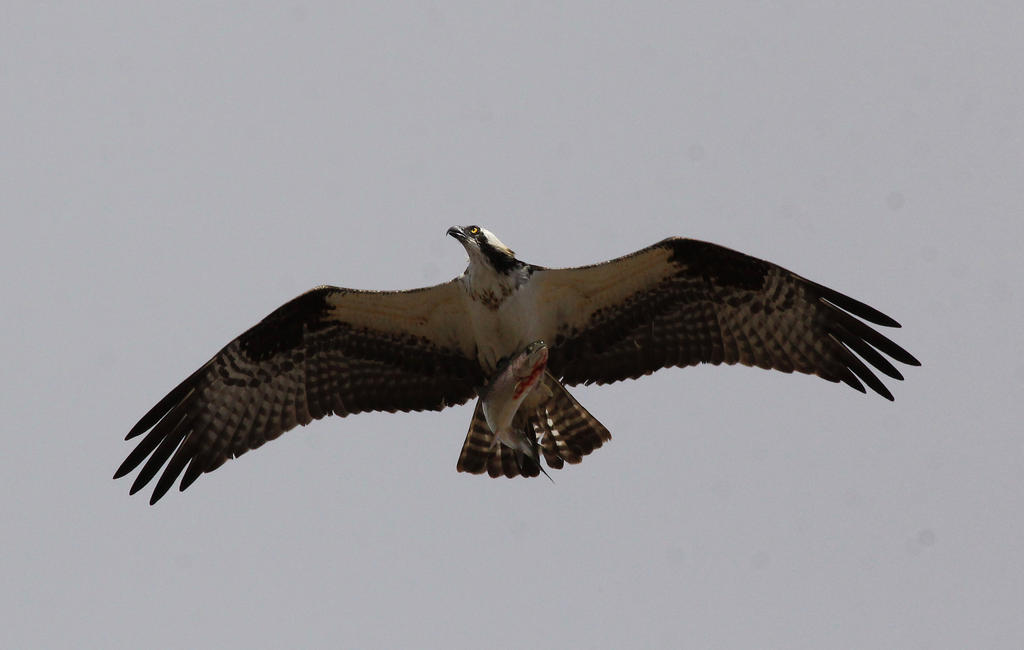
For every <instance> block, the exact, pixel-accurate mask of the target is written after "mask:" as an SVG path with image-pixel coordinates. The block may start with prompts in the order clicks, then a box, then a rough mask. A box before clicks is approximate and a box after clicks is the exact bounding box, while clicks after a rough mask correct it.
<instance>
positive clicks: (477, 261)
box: [448, 226, 523, 275]
mask: <svg viewBox="0 0 1024 650" xmlns="http://www.w3.org/2000/svg"><path fill="white" fill-rule="evenodd" d="M448 234H449V235H451V236H452V237H454V238H455V239H457V240H459V241H460V242H461V243H462V246H463V247H464V248H465V249H466V252H467V253H469V265H470V267H471V268H472V267H477V268H481V267H483V268H488V269H491V270H493V271H495V272H496V273H498V274H499V275H505V274H507V273H510V272H511V271H515V270H517V269H519V268H520V267H522V266H523V263H522V262H520V261H519V260H517V259H516V254H515V253H514V252H512V249H510V248H509V247H508V246H506V245H505V244H503V243H501V240H500V239H498V237H497V236H496V235H495V234H494V233H493V232H491V231H490V230H487V229H486V228H481V227H480V226H452V227H451V228H449V229H448Z"/></svg>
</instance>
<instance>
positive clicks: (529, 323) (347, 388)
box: [114, 226, 920, 504]
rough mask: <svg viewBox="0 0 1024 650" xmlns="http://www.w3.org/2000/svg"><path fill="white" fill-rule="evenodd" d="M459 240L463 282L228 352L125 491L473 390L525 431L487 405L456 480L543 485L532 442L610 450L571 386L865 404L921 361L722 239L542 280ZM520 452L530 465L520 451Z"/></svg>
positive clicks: (490, 244) (873, 314) (559, 462)
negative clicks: (707, 383)
mask: <svg viewBox="0 0 1024 650" xmlns="http://www.w3.org/2000/svg"><path fill="white" fill-rule="evenodd" d="M448 234H449V235H451V236H452V237H454V238H455V239H457V240H458V241H459V242H461V243H462V245H463V247H464V248H465V249H466V252H467V253H468V254H469V265H468V267H467V268H466V271H465V272H464V273H463V274H462V275H461V276H459V277H457V278H455V279H454V280H451V281H449V282H445V283H443V284H439V285H436V286H433V287H426V288H422V289H413V290H410V291H357V290H353V289H342V288H339V287H332V286H321V287H317V288H315V289H312V290H311V291H308V292H306V293H304V294H302V295H300V296H299V297H297V298H295V299H293V300H292V301H290V302H288V303H285V304H284V305H283V306H282V307H280V308H279V309H277V310H276V311H274V312H272V313H271V314H270V315H269V316H267V317H266V318H264V319H263V320H262V321H260V322H259V323H258V324H256V325H255V326H253V327H252V328H250V329H249V330H247V331H246V332H244V333H243V334H242V335H241V336H239V337H238V338H236V339H235V340H233V341H231V342H230V343H228V344H227V345H226V346H225V347H224V348H223V349H222V350H221V351H220V352H218V353H217V354H215V355H214V356H213V358H212V359H210V360H209V361H207V362H206V363H205V364H203V365H202V366H201V367H200V368H199V369H198V370H196V371H195V372H194V373H192V374H191V375H190V376H189V377H188V378H187V379H185V380H184V381H183V382H181V383H180V384H179V385H178V386H177V387H176V388H175V389H174V390H172V391H171V392H170V393H168V394H167V396H166V397H164V398H163V399H162V400H160V401H159V402H158V403H157V404H156V406H154V407H153V408H152V409H150V411H149V412H148V413H146V414H145V415H144V416H143V417H142V419H141V420H139V422H138V423H137V424H136V425H135V426H134V427H132V429H131V430H130V431H129V432H128V435H127V437H126V439H132V438H135V437H136V436H140V435H142V434H146V435H145V436H144V437H143V438H142V439H141V441H140V442H139V443H138V445H137V446H136V447H135V449H134V450H133V451H132V452H131V453H130V454H129V455H128V457H127V458H126V459H125V461H124V462H123V463H122V464H121V466H120V467H119V468H118V470H117V472H116V473H115V474H114V478H115V479H116V478H120V477H122V476H124V475H126V474H128V473H129V472H131V471H132V470H134V469H135V468H136V467H138V466H139V465H140V464H142V465H143V466H142V470H141V471H140V472H139V474H138V476H137V477H136V479H135V482H134V483H133V484H132V487H131V490H130V491H131V493H132V494H134V493H135V492H138V491H139V490H140V489H142V488H143V487H144V486H145V485H146V484H147V483H149V481H150V480H152V479H153V478H154V477H155V476H156V475H157V474H158V473H159V472H160V469H161V468H163V473H162V474H161V475H160V478H159V480H157V483H156V487H155V488H154V490H153V495H152V498H151V499H150V503H151V504H152V503H156V501H157V500H159V499H160V497H162V496H163V495H164V494H165V493H166V492H167V490H168V489H169V488H170V487H171V486H172V485H173V484H174V482H175V480H177V478H178V477H179V476H181V477H182V478H181V483H180V485H179V489H181V490H184V489H185V488H187V487H188V486H189V485H191V484H192V483H193V482H194V481H195V480H196V479H197V478H198V477H199V476H200V475H202V474H203V473H205V472H211V471H213V470H215V469H217V468H218V467H220V466H221V465H222V464H223V463H224V462H225V461H227V460H228V459H230V458H235V457H237V456H240V455H242V454H243V453H245V452H246V451H248V450H250V449H255V448H256V447H259V446H260V445H262V444H263V443H265V442H266V441H268V440H272V439H274V438H276V437H278V436H280V435H281V434H282V433H284V432H285V431H288V430H290V429H292V428H294V427H295V426H297V425H300V424H303V425H304V424H308V423H309V422H311V421H312V420H315V419H319V418H322V417H324V416H326V415H330V414H332V413H333V414H335V415H340V416H345V415H349V414H352V413H360V412H363V411H388V412H395V411H420V410H440V409H443V408H445V407H447V406H452V405H456V404H462V403H464V402H466V401H467V400H469V399H470V398H472V397H474V396H476V395H479V394H482V395H483V396H484V399H483V401H484V403H485V405H486V406H487V407H488V409H489V410H490V409H492V408H493V409H494V410H495V412H500V411H502V409H504V408H506V407H508V406H509V404H506V403H505V402H506V401H507V400H512V402H514V401H515V400H517V399H519V398H520V397H521V398H522V402H521V405H519V407H518V409H516V412H515V413H514V414H513V416H512V425H511V426H512V427H513V428H516V429H517V430H516V431H511V430H503V429H502V427H501V426H500V425H495V424H494V423H493V422H492V423H491V425H489V424H488V421H487V418H486V417H485V416H482V413H483V405H481V404H478V405H477V409H476V412H475V413H474V418H473V421H472V424H471V427H470V430H469V434H468V435H467V438H466V444H465V446H464V448H463V453H462V455H461V456H460V459H459V465H458V469H459V470H461V471H468V472H474V473H482V472H483V471H484V470H485V469H486V470H487V471H488V473H489V474H491V475H492V476H497V475H505V476H509V477H512V476H518V475H527V476H531V475H533V476H536V475H537V474H538V472H539V469H540V468H539V463H538V461H539V458H537V457H536V450H535V447H532V446H533V445H534V444H538V445H539V446H540V448H541V450H542V452H543V455H544V460H545V462H546V463H547V464H548V466H549V467H552V468H555V469H558V468H561V467H562V466H563V463H564V462H569V463H578V462H580V460H581V459H582V457H583V456H585V455H587V454H589V453H590V452H592V451H593V450H594V449H596V448H597V447H600V446H601V444H602V442H604V441H605V440H608V439H609V438H610V436H609V435H608V431H607V429H605V428H604V427H603V426H601V424H600V423H599V422H597V420H596V419H594V418H593V417H592V416H591V415H590V414H589V413H587V411H586V410H585V409H583V408H582V407H581V406H580V405H579V403H578V402H576V400H575V399H573V398H572V396H571V395H569V393H568V392H567V391H566V389H565V385H570V386H572V385H577V384H591V383H596V384H607V383H610V382H614V381H619V380H622V379H635V378H637V377H640V376H642V375H647V374H650V373H652V372H654V371H655V370H658V369H660V368H668V367H682V366H689V365H695V364H698V363H711V364H716V365H717V364H721V363H726V364H735V363H741V364H744V365H748V366H757V367H760V368H769V369H772V368H773V369H776V370H781V371H782V372H787V373H789V372H793V371H796V372H802V373H809V374H814V375H818V376H819V377H821V378H823V379H826V380H828V381H831V382H843V383H846V384H847V385H849V386H852V387H853V388H855V389H857V390H859V391H861V392H866V391H865V387H864V385H865V384H866V385H867V386H868V387H870V388H871V389H872V390H874V391H875V392H877V393H878V394H879V395H882V396H883V397H885V398H886V399H889V400H891V399H893V396H892V393H890V392H889V390H888V389H887V388H886V387H885V385H884V384H883V383H882V382H881V380H879V378H878V377H877V376H876V375H875V374H874V372H872V370H871V369H870V368H869V367H868V365H867V364H870V365H871V366H873V367H874V368H875V369H876V370H877V371H879V372H881V373H883V374H885V375H887V376H889V377H892V378H893V379H903V376H902V375H901V374H900V372H899V371H898V370H897V369H896V368H895V367H894V366H893V364H892V363H891V362H890V361H889V360H888V359H886V357H885V356H883V355H888V356H889V357H891V358H892V359H894V360H896V361H899V362H901V363H904V364H908V365H913V366H917V365H920V363H919V362H918V361H917V359H915V358H914V357H913V356H912V355H911V354H910V353H908V352H907V351H906V350H904V349H903V348H902V347H900V346H899V345H897V344H896V343H894V342H892V341H891V340H889V339H888V338H886V337H885V336H883V335H882V334H880V333H879V332H878V331H876V330H875V329H873V328H871V327H870V326H869V325H867V324H866V323H865V322H864V321H868V322H870V323H873V324H875V325H880V326H885V327H899V323H897V322H896V321H895V320H893V319H892V318H890V317H888V316H886V315H885V314H883V313H881V312H879V311H878V310H876V309H874V308H872V307H869V306H867V305H865V304H864V303H862V302H859V301H857V300H854V299H853V298H849V297H847V296H845V295H843V294H841V293H838V292H837V291H834V290H832V289H829V288H826V287H824V286H822V285H820V284H816V283H814V282H812V281H810V280H807V279H806V278H803V277H801V276H799V275H797V274H795V273H792V272H790V271H787V270H786V269H784V268H782V267H780V266H776V265H775V264H772V263H770V262H766V261H764V260H760V259H757V258H754V257H750V256H749V255H744V254H743V253H739V252H737V251H734V250H730V249H728V248H724V247H722V246H718V245H716V244H711V243H707V242H702V241H697V240H693V239H682V238H670V239H666V240H664V241H661V242H659V243H657V244H654V245H653V246H650V247H648V248H644V249H642V250H639V251H637V252H635V253H631V254H629V255H626V256H624V257H620V258H617V259H614V260H611V261H608V262H603V263H600V264H594V265H591V266H583V267H579V268H565V269H548V268H544V267H541V266H536V265H533V264H528V263H526V262H523V261H521V260H519V259H517V258H516V256H515V254H514V253H513V252H512V251H511V250H510V249H509V248H508V247H507V246H505V245H504V244H503V243H502V242H501V241H500V240H499V239H498V238H497V237H496V236H494V234H492V233H491V232H490V231H488V230H486V229H484V228H481V227H479V226H466V227H453V228H449V229H448ZM861 319H863V320H861ZM536 341H545V342H546V346H547V347H546V350H547V360H546V367H545V368H544V369H543V375H542V376H541V377H540V378H539V379H538V380H537V384H536V385H534V386H532V388H531V389H530V390H529V391H524V394H521V395H520V396H519V397H515V396H514V391H512V393H511V394H509V393H502V392H500V391H499V393H497V394H498V395H499V397H492V399H494V400H497V401H496V402H495V403H494V404H487V399H488V396H489V395H491V393H490V392H488V385H489V384H491V385H494V383H495V382H502V381H506V380H507V379H508V377H504V376H503V374H504V373H508V372H510V371H509V367H510V366H506V365H504V364H506V363H511V364H516V363H518V364H523V363H524V360H529V359H530V358H531V356H530V355H531V354H532V353H531V352H530V347H529V346H530V345H531V344H532V343H534V342H536ZM534 352H536V350H534ZM858 355H859V356H858ZM510 359H511V360H512V361H511V362H510V361H509V360H510ZM865 362H866V363H865ZM536 365H537V364H536V363H534V367H536ZM531 371H532V367H531ZM511 372H513V373H515V372H517V371H516V370H512V371H511ZM512 405H513V406H514V404H512ZM492 425H493V426H498V430H497V431H495V430H494V429H492V428H491V426H492ZM147 432H148V433H147ZM495 436H497V441H498V443H497V444H494V439H495ZM524 440H525V441H526V442H528V443H529V445H524V446H525V447H530V448H533V449H534V451H533V454H534V457H533V458H531V456H530V454H529V452H526V453H523V447H522V446H518V443H517V441H524ZM509 442H512V443H513V445H512V446H509ZM515 452H519V453H518V455H517V453H515ZM492 457H494V458H492ZM524 459H527V460H530V461H532V462H524ZM143 462H144V463H145V464H143ZM165 465H166V467H165Z"/></svg>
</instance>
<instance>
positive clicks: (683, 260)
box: [538, 238, 920, 400]
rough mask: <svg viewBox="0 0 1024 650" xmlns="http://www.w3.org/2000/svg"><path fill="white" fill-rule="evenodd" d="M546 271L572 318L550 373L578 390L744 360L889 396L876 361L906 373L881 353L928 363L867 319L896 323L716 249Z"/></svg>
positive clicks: (650, 252)
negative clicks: (669, 370) (666, 371)
mask: <svg viewBox="0 0 1024 650" xmlns="http://www.w3.org/2000/svg"><path fill="white" fill-rule="evenodd" d="M544 274H547V276H548V277H543V275H544ZM538 275H541V276H542V277H541V280H542V282H543V283H544V285H543V286H544V287H545V288H546V289H547V292H548V296H547V297H548V299H549V300H550V301H551V302H552V303H556V304H559V305H563V307H561V309H563V313H564V316H563V319H562V321H561V323H562V326H561V328H560V329H559V330H558V331H557V333H554V336H553V338H547V337H546V338H547V340H548V341H549V343H551V342H552V341H553V342H554V343H553V345H551V354H550V359H549V361H548V367H549V368H550V369H551V370H552V372H554V373H555V374H556V375H560V376H561V377H562V378H563V380H564V381H565V383H567V384H570V385H572V384H580V383H598V384H604V383H609V382H613V381H618V380H621V379H627V378H636V377H639V376H642V375H645V374H649V373H651V372H654V371H655V370H658V369H659V368H666V367H671V366H688V365H694V364H698V363H712V364H719V363H727V364H734V363H741V364H744V365H748V366H757V367H760V368H773V369H776V370H781V371H783V372H793V371H797V372H803V373H809V374H815V375H818V376H820V377H822V378H824V379H827V380H829V381H833V382H838V381H842V382H845V383H846V384H848V385H850V386H852V387H853V388H856V389H857V390H859V391H861V392H864V391H865V389H864V384H867V385H868V386H869V387H870V388H871V389H872V390H874V391H875V392H877V393H878V394H880V395H882V396H883V397H885V398H887V399H890V400H891V399H892V393H890V392H889V390H888V389H887V388H886V387H885V385H884V384H883V383H882V382H881V380H879V378H878V377H877V376H876V375H875V374H874V372H872V370H871V368H869V364H870V366H873V367H874V368H875V369H877V370H878V371H880V372H882V373H883V374H885V375H888V376H889V377H892V378H894V379H902V378H903V377H902V375H901V374H900V373H899V371H898V370H897V369H896V368H895V367H894V366H893V365H892V363H890V362H889V361H888V359H886V358H885V356H883V355H888V356H889V357H891V358H892V359H895V360H896V361H900V362H902V363H905V364H908V365H914V366H916V365H920V363H919V362H918V361H917V359H915V358H914V357H913V356H912V355H910V353H908V352H907V351H906V350H904V349H903V348H901V347H900V346H899V345H897V344H895V343H893V342H892V341H891V340H889V339H888V338H886V337H885V336H883V335H882V334H880V333H879V332H878V331H876V330H875V329H873V328H872V327H870V326H868V325H867V324H866V323H864V322H863V321H862V320H860V319H864V320H866V321H869V322H871V323H874V324H876V325H882V326H887V327H899V324H898V323H897V322H896V321H894V320H893V319H892V318H889V317H888V316H886V315H885V314H882V313H881V312H879V311H878V310H876V309H874V308H872V307H869V306H867V305H865V304H863V303H861V302H859V301H857V300H854V299H852V298H849V297H847V296H844V295H843V294H840V293H838V292H836V291H833V290H832V289H828V288H826V287H823V286H821V285H820V284H816V283H814V282H811V281H810V280H807V279H805V278H802V277H800V276H799V275H796V274H794V273H792V272H790V271H787V270H786V269H784V268H782V267H780V266H776V265H775V264H772V263H770V262H766V261H764V260H759V259H757V258H754V257H750V256H749V255H744V254H743V253H739V252H737V251H734V250H730V249H728V248H724V247H722V246H717V245H715V244H710V243H706V242H701V241H695V240H691V239H678V238H674V239H667V240H665V241H663V242H660V243H658V244H655V245H654V246H651V247H650V248H647V249H644V250H642V251H638V252H637V253H634V254H633V255H628V256H626V257H624V258H619V259H617V260H612V261H610V262H606V263H604V264H600V265H594V266H591V267H582V268H578V269H557V270H544V271H540V272H538ZM547 336H551V333H547ZM854 353H856V354H854ZM857 355H859V357H858V356H857ZM865 362H867V363H865ZM862 382H863V383H862Z"/></svg>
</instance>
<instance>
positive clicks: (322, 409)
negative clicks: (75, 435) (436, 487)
mask: <svg viewBox="0 0 1024 650" xmlns="http://www.w3.org/2000/svg"><path fill="white" fill-rule="evenodd" d="M459 294H460V290H459V288H458V287H457V286H456V284H455V282H454V281H453V282H449V283H446V284H441V285H437V286H434V287H428V288H425V289H417V290H413V291H394V292H372V291H353V290H349V289H340V288H337V287H318V288H316V289H313V290H311V291H309V292H307V293H304V294H302V295H301V296H299V297H298V298H295V299H294V300H292V301H290V302H288V303H286V304H285V305H283V306H282V307H280V308H279V309H277V310H276V311H274V312H273V313H271V314H270V315H269V316H267V317H266V318H265V319H263V320H262V321H261V322H260V323H259V324H257V325H256V326H254V327H252V328H251V329H249V330H248V331H247V332H245V333H244V334H242V335H241V336H239V337H238V338H236V339H235V340H234V341H232V342H230V343H228V344H227V345H226V346H225V347H224V348H223V349H222V350H221V351H220V352H218V353H217V354H216V355H215V356H214V357H213V358H212V359H210V360H209V361H207V362H206V363H205V364H204V365H203V366H202V367H201V368H199V369H198V370H196V371H195V372H194V373H192V375H191V376H190V377H189V378H188V379H186V380H185V381H183V382H181V384H179V385H178V386H177V388H175V389H174V390H172V391H171V392H170V393H169V394H168V395H167V396H166V397H164V398H163V399H162V400H160V402H159V403H158V404H157V405H156V406H154V407H153V408H152V409H151V410H150V411H149V412H148V413H146V415H144V416H143V417H142V419H141V420H139V422H138V424H136V425H135V426H134V427H132V429H131V431H129V432H128V436H127V438H126V439H131V438H134V437H136V436H139V435H141V434H143V433H146V432H147V431H148V433H147V434H146V435H145V437H143V438H142V440H141V441H140V442H139V443H138V446H136V447H135V450H134V451H132V452H131V454H130V455H129V456H128V458H127V459H125V461H124V463H122V464H121V466H120V467H119V468H118V470H117V472H116V473H115V474H114V478H119V477H121V476H124V475H125V474H127V473H129V472H131V471H132V470H133V469H135V468H136V467H138V466H139V465H140V464H142V463H143V461H145V465H143V467H142V470H141V471H140V472H139V474H138V476H137V477H136V479H135V482H134V483H133V484H132V487H131V492H132V494H134V493H135V492H137V491H139V490H140V489H142V488H143V487H144V486H145V485H146V484H147V483H149V481H150V480H152V479H153V477H154V476H156V475H157V473H158V472H159V471H160V468H161V467H163V466H164V465H165V463H166V465H167V466H166V468H165V469H164V471H163V474H161V476H160V479H159V480H158V481H157V483H156V487H155V488H154V490H153V497H152V499H151V500H150V503H156V501H157V500H159V499H160V497H161V496H163V495H164V493H166V492H167V490H168V489H169V488H170V487H171V485H172V484H173V483H174V481H175V480H176V479H177V477H178V476H179V475H181V474H182V472H184V476H183V478H182V480H181V488H180V489H182V490H184V489H185V488H186V487H188V486H189V485H191V484H192V482H193V481H195V480H196V479H197V478H198V477H199V476H200V475H201V474H202V473H203V472H209V471H212V470H214V469H216V468H217V467H219V466H220V465H221V464H223V463H224V461H226V460H228V459H230V458H234V457H236V456H239V455H241V454H243V453H245V452H246V451H248V450H250V449H255V448H256V447H259V446H260V445H262V444H263V443H264V442H266V441H267V440H272V439H274V438H276V437H278V436H279V435H281V434H282V433H284V432H285V431H288V430H289V429H292V428H293V427H295V426H297V425H300V424H308V423H309V422H310V421H311V420H314V419H317V418H322V417H324V416H326V415H330V414H332V413H333V414H336V415H341V416H344V415H348V414H350V413H359V412H362V411H391V412H393V411H418V410H440V409H442V408H444V407H445V406H449V405H453V404H461V403H463V402H465V401H466V400H467V399H469V398H470V397H472V396H473V395H474V394H475V392H474V386H478V385H480V384H482V383H483V377H482V376H481V370H480V368H479V365H478V364H477V362H476V361H475V347H474V344H473V341H472V337H471V333H470V332H469V331H468V328H467V327H466V326H465V325H464V324H465V322H466V315H465V313H464V308H463V306H462V305H463V302H462V300H460V295H459ZM168 460H169V462H168Z"/></svg>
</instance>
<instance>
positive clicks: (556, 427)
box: [458, 372, 612, 478]
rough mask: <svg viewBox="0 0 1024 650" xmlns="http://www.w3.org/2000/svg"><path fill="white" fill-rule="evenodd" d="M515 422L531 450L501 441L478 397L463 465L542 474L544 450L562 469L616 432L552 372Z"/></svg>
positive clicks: (515, 473)
mask: <svg viewBox="0 0 1024 650" xmlns="http://www.w3.org/2000/svg"><path fill="white" fill-rule="evenodd" d="M535 396H536V398H534V397H535ZM512 424H513V426H514V427H517V428H518V429H519V431H521V432H523V434H524V435H525V436H526V439H527V440H529V441H531V443H532V449H531V451H532V453H530V452H526V451H522V450H519V449H513V448H511V447H506V446H505V445H503V444H501V443H500V442H498V441H497V440H496V439H495V437H494V433H493V432H492V431H491V429H490V427H488V426H487V420H485V419H484V414H483V408H482V406H481V404H480V402H479V401H478V402H477V405H476V410H474V411H473V420H472V421H471V422H470V424H469V433H468V434H466V442H465V443H464V444H463V445H462V454H461V455H460V456H459V464H458V470H459V471H460V472H469V473H471V474H483V473H484V472H487V473H488V474H489V475H490V476H492V477H498V476H507V477H508V478H513V477H515V476H537V475H538V474H540V473H541V472H542V471H543V469H542V468H541V466H540V456H541V455H542V454H543V456H544V460H545V461H546V462H547V465H548V467H550V468H552V469H561V468H562V467H563V466H564V465H565V463H570V464H575V463H579V462H580V461H582V460H583V457H584V456H586V455H587V454H589V453H590V452H592V451H594V450H595V449H597V448H598V447H600V446H601V445H602V444H604V442H605V441H606V440H611V437H612V436H611V434H610V433H609V432H608V429H606V428H605V427H604V425H603V424H601V423H600V422H598V420H597V418H595V417H594V416H593V415H591V414H590V413H589V412H588V411H587V409H585V408H583V406H581V405H580V403H579V402H577V401H576V399H575V398H573V396H572V395H570V394H569V391H567V390H566V389H565V387H564V386H562V384H561V382H559V381H558V380H557V379H555V378H554V377H552V376H551V374H549V373H547V372H545V373H544V379H543V380H542V382H541V384H540V385H538V386H537V387H536V388H534V390H533V393H532V394H531V399H527V401H526V402H524V403H523V405H522V406H521V407H519V412H518V413H516V415H515V417H514V418H513V420H512Z"/></svg>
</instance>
